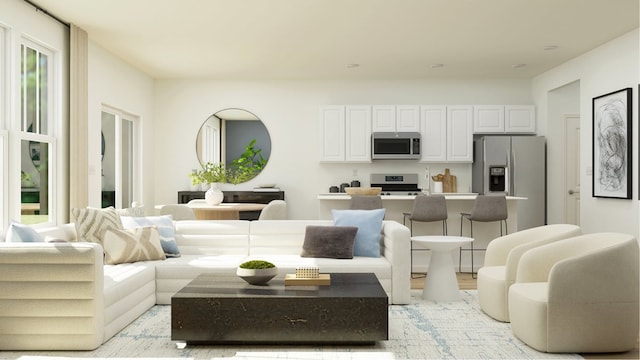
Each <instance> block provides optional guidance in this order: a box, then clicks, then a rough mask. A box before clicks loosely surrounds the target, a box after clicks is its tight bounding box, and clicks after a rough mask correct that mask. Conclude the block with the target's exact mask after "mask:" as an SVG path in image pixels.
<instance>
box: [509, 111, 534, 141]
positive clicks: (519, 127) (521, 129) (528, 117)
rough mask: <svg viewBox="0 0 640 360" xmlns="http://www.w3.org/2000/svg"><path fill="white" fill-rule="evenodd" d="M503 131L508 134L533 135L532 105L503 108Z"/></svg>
mask: <svg viewBox="0 0 640 360" xmlns="http://www.w3.org/2000/svg"><path fill="white" fill-rule="evenodd" d="M504 118H505V120H504V130H505V132H507V133H510V134H535V133H536V109H535V106H533V105H507V106H505V107H504Z"/></svg>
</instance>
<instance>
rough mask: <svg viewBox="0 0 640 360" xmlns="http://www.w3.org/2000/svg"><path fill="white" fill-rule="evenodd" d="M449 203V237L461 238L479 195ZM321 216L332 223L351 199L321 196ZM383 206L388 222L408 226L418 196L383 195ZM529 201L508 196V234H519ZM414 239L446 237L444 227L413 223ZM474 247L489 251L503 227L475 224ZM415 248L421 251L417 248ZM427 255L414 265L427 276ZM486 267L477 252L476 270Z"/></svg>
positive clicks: (453, 197)
mask: <svg viewBox="0 0 640 360" xmlns="http://www.w3.org/2000/svg"><path fill="white" fill-rule="evenodd" d="M442 195H444V196H445V198H446V200H447V212H448V214H449V215H448V220H447V232H448V235H455V236H458V235H460V213H461V212H467V213H470V212H471V211H472V210H473V204H474V202H475V199H476V196H477V194H473V193H444V194H442ZM317 198H318V200H319V201H318V204H319V205H318V216H319V218H320V219H332V215H331V210H332V209H348V208H349V200H350V199H351V196H350V195H348V194H345V193H326V194H319V195H318V197H317ZM381 198H382V204H383V206H384V208H385V209H386V214H385V220H395V221H397V222H399V223H401V224H403V223H404V216H403V213H410V212H411V209H412V208H413V200H414V199H415V195H382V196H381ZM525 200H527V198H525V197H515V196H507V211H508V218H507V227H508V232H509V233H513V232H515V231H517V230H518V203H519V202H521V201H525ZM406 225H407V226H408V227H409V226H410V222H409V220H407V222H406ZM413 235H414V236H418V235H442V224H441V223H440V222H433V223H420V222H414V223H413ZM462 235H463V236H470V235H469V222H468V221H466V220H465V221H464V226H463V234H462ZM473 235H474V247H475V248H482V249H484V248H486V247H487V244H488V243H489V241H491V240H493V239H495V238H496V237H499V236H500V227H499V225H498V222H490V223H480V222H474V224H473ZM414 248H417V247H416V246H414ZM470 256H471V252H470V251H465V252H463V254H462V271H467V272H468V271H470V270H471V258H470ZM428 258H429V256H427V254H425V253H424V252H414V254H413V260H414V262H413V264H414V271H418V272H424V271H426V269H427V266H428ZM454 263H455V264H456V269H457V266H458V256H454ZM483 263H484V251H476V252H475V258H474V265H475V267H476V270H477V269H478V268H479V267H480V266H482V265H483Z"/></svg>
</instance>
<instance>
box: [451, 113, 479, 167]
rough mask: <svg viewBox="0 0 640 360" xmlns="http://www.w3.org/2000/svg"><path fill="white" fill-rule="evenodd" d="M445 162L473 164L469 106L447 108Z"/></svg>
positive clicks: (471, 115)
mask: <svg viewBox="0 0 640 360" xmlns="http://www.w3.org/2000/svg"><path fill="white" fill-rule="evenodd" d="M447 161H450V162H473V107H471V106H464V105H455V106H447Z"/></svg>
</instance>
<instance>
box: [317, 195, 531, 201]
mask: <svg viewBox="0 0 640 360" xmlns="http://www.w3.org/2000/svg"><path fill="white" fill-rule="evenodd" d="M441 195H444V197H445V199H447V200H475V199H476V196H477V195H478V194H477V193H441ZM380 197H381V198H382V200H413V199H415V197H416V196H415V195H382V196H380ZM349 199H351V195H349V194H345V193H323V194H318V200H349ZM507 200H527V198H526V197H521V196H507Z"/></svg>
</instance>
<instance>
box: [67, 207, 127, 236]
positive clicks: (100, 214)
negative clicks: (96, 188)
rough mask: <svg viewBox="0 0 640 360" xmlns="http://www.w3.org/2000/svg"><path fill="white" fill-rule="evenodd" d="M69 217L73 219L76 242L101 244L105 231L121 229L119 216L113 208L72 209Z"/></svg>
mask: <svg viewBox="0 0 640 360" xmlns="http://www.w3.org/2000/svg"><path fill="white" fill-rule="evenodd" d="M71 215H72V216H73V218H74V222H75V226H76V234H77V237H78V241H88V242H94V243H98V244H102V236H103V234H104V232H105V231H106V230H109V229H122V222H121V221H120V215H118V213H117V212H116V209H114V208H113V207H108V208H104V209H96V208H90V207H87V208H84V209H72V210H71Z"/></svg>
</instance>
